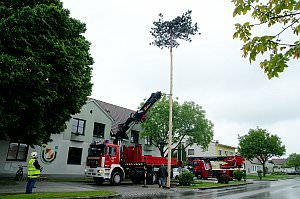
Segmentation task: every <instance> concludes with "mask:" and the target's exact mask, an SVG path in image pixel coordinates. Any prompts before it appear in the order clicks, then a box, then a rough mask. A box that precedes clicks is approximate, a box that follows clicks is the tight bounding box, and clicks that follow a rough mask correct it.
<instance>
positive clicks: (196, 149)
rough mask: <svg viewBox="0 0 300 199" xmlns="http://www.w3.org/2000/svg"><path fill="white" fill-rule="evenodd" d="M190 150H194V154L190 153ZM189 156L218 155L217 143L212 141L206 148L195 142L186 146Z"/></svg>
mask: <svg viewBox="0 0 300 199" xmlns="http://www.w3.org/2000/svg"><path fill="white" fill-rule="evenodd" d="M190 150H194V155H191V154H189V151H190ZM186 154H187V157H204V156H215V155H216V147H215V143H214V142H211V143H209V145H208V148H207V149H206V150H203V149H202V147H201V146H198V145H196V144H193V145H192V146H189V147H187V148H186Z"/></svg>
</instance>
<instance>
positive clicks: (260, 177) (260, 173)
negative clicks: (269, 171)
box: [257, 170, 263, 180]
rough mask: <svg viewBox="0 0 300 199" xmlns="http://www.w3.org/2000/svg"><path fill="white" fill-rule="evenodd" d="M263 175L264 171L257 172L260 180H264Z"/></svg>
mask: <svg viewBox="0 0 300 199" xmlns="http://www.w3.org/2000/svg"><path fill="white" fill-rule="evenodd" d="M262 173H263V171H262V170H258V171H257V175H258V177H259V179H260V180H261V179H262Z"/></svg>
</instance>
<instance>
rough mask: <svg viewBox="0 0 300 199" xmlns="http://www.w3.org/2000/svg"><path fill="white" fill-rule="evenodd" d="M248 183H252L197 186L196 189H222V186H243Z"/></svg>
mask: <svg viewBox="0 0 300 199" xmlns="http://www.w3.org/2000/svg"><path fill="white" fill-rule="evenodd" d="M248 184H253V182H247V183H245V184H231V185H224V186H213V187H199V188H197V189H199V190H206V189H222V188H228V187H239V186H245V185H248Z"/></svg>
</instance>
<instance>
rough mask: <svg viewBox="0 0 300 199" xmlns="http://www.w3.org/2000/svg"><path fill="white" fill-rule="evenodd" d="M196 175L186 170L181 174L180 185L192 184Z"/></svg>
mask: <svg viewBox="0 0 300 199" xmlns="http://www.w3.org/2000/svg"><path fill="white" fill-rule="evenodd" d="M194 177H195V175H194V174H193V173H192V172H190V171H184V172H182V174H180V175H179V178H178V180H179V185H182V186H190V185H191V183H192V182H193V181H194Z"/></svg>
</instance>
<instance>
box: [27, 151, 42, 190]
mask: <svg viewBox="0 0 300 199" xmlns="http://www.w3.org/2000/svg"><path fill="white" fill-rule="evenodd" d="M37 158H38V154H37V152H32V153H31V159H30V160H29V161H28V165H27V168H28V172H27V175H28V176H27V178H28V181H27V185H26V194H31V193H32V188H35V186H34V185H35V183H36V181H37V179H38V178H39V177H40V175H41V170H42V167H41V166H40V164H39V162H38V161H37Z"/></svg>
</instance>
